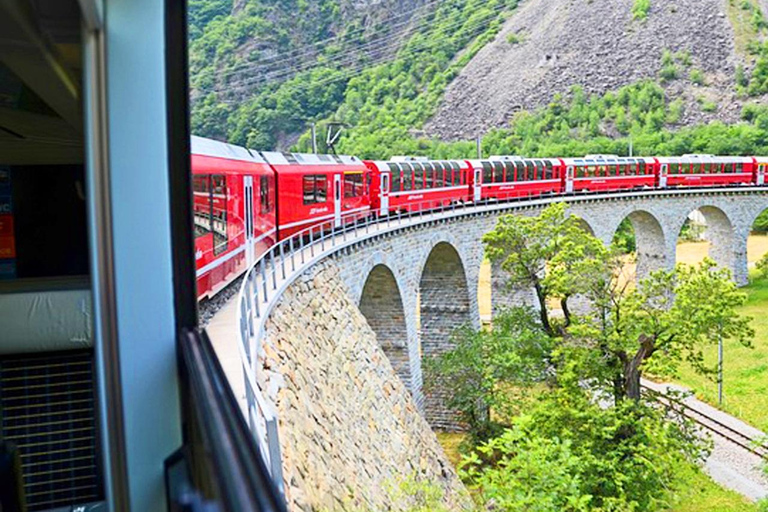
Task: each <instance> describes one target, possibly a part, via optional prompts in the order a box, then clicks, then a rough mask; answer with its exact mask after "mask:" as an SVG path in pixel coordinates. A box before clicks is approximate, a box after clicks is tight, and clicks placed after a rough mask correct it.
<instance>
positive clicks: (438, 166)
mask: <svg viewBox="0 0 768 512" xmlns="http://www.w3.org/2000/svg"><path fill="white" fill-rule="evenodd" d="M432 165H433V167H434V168H435V188H442V187H444V186H445V168H444V167H443V163H442V162H435V163H433V164H432Z"/></svg>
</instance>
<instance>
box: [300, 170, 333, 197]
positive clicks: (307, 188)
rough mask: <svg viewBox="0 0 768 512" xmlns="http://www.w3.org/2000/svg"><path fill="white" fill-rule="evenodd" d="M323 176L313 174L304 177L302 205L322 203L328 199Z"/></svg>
mask: <svg viewBox="0 0 768 512" xmlns="http://www.w3.org/2000/svg"><path fill="white" fill-rule="evenodd" d="M326 189H327V185H326V180H325V175H324V174H313V175H310V176H304V180H303V187H302V190H303V194H304V204H314V203H324V202H325V201H326V199H327V198H328V191H327V190H326Z"/></svg>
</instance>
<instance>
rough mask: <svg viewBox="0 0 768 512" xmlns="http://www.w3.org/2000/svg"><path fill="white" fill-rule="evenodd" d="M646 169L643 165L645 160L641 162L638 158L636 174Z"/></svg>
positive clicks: (640, 173) (644, 171) (642, 172)
mask: <svg viewBox="0 0 768 512" xmlns="http://www.w3.org/2000/svg"><path fill="white" fill-rule="evenodd" d="M646 170H647V169H646V166H645V162H643V161H642V160H638V161H637V174H638V175H642V174H645V173H646Z"/></svg>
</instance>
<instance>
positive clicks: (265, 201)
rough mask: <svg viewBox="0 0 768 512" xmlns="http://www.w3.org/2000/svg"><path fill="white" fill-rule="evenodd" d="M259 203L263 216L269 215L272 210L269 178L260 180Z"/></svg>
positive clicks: (263, 177) (265, 177)
mask: <svg viewBox="0 0 768 512" xmlns="http://www.w3.org/2000/svg"><path fill="white" fill-rule="evenodd" d="M259 203H260V204H261V213H262V214H264V213H269V212H270V210H271V209H272V208H271V205H270V204H269V178H268V177H267V176H262V177H261V178H259Z"/></svg>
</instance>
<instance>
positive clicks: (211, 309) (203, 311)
mask: <svg viewBox="0 0 768 512" xmlns="http://www.w3.org/2000/svg"><path fill="white" fill-rule="evenodd" d="M242 282H243V276H240V277H238V278H237V279H235V280H234V281H232V282H231V283H229V284H228V285H227V286H226V287H225V288H223V289H222V290H221V291H220V292H219V293H217V294H216V295H214V297H213V298H211V299H205V300H203V301H202V302H200V304H199V305H198V310H197V315H198V318H199V324H200V328H203V327H205V326H206V325H208V322H210V321H211V318H213V317H214V315H215V314H216V313H217V312H218V311H219V310H220V309H221V308H223V307H224V305H225V304H226V303H227V302H229V300H230V299H232V298H233V297H234V296H235V295H237V292H239V291H240V285H241V283H242Z"/></svg>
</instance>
